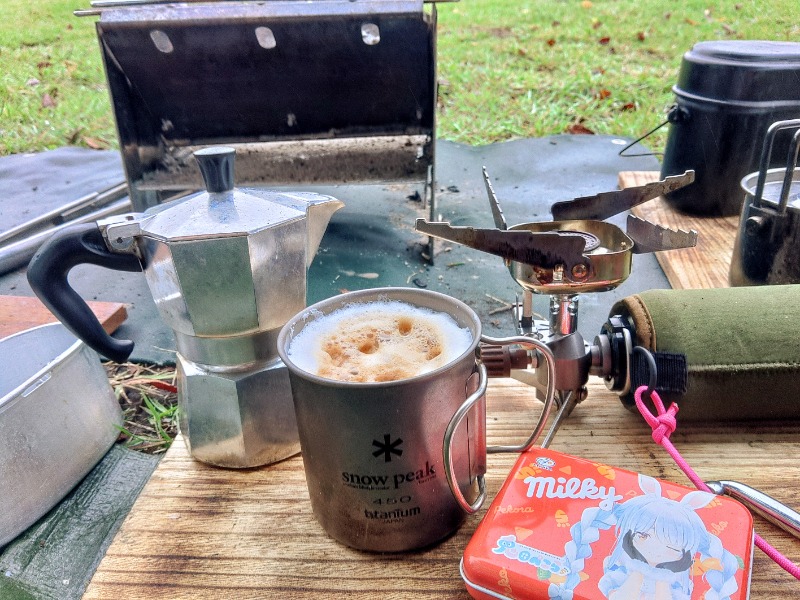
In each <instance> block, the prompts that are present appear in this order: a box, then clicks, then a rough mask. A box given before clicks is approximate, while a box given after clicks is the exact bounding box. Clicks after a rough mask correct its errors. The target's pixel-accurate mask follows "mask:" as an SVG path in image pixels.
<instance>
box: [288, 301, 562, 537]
mask: <svg viewBox="0 0 800 600" xmlns="http://www.w3.org/2000/svg"><path fill="white" fill-rule="evenodd" d="M385 300H394V301H400V302H404V303H407V304H410V305H412V306H417V307H422V308H427V309H429V310H432V311H434V312H440V313H442V312H443V313H447V314H448V315H450V316H451V317H452V318H453V319H454V320H455V321H456V323H457V324H458V325H459V327H461V328H468V329H469V331H470V333H471V335H472V341H471V345H470V347H469V348H468V349H467V350H466V351H464V352H463V353H462V354H461V355H460V356H458V357H457V358H455V359H454V360H452V361H450V362H449V363H447V364H445V365H443V366H441V367H439V368H438V369H435V370H433V371H430V372H428V373H424V374H422V375H417V376H415V377H411V378H408V379H401V380H397V381H389V382H380V383H354V382H345V381H335V380H331V379H327V378H322V377H319V376H317V375H314V374H312V373H309V372H307V371H305V370H302V369H300V368H299V367H298V366H297V365H296V364H295V363H294V362H293V361H292V359H291V358H290V357H289V356H288V349H289V347H290V345H291V342H292V340H293V339H294V338H295V337H296V336H297V335H298V334H299V333H300V332H301V331H302V330H303V328H304V327H305V326H306V325H307V324H308V323H310V322H312V321H314V320H315V319H318V318H320V317H322V316H324V315H327V314H329V313H331V312H333V311H335V310H337V309H339V308H343V307H345V306H348V307H349V306H353V305H355V304H358V303H369V302H376V301H385ZM482 339H483V341H487V342H488V343H492V344H503V343H506V344H522V345H530V346H533V347H534V348H535V349H536V351H537V353H538V354H539V355H540V356H543V357H544V359H545V361H546V365H547V373H548V382H547V394H546V397H545V401H544V408H543V410H542V416H541V418H540V419H539V423H538V424H537V426H536V428H535V429H534V431H533V433H532V434H531V436H530V438H529V439H528V440H527V441H526V442H525V443H524V444H522V445H520V446H500V447H489V448H487V446H486V405H485V401H484V394H485V392H486V386H487V373H486V367H485V366H484V365H483V364H481V363H480V361H479V360H478V359H477V350H478V343H479V342H480V341H481V340H482ZM278 353H279V354H280V357H281V359H282V360H283V361H284V363H285V364H286V366H287V367H288V369H289V379H290V383H291V388H292V397H293V400H294V405H295V411H296V415H297V426H298V430H299V434H300V447H301V452H302V456H303V464H304V468H305V474H306V482H307V485H308V491H309V495H310V498H311V507H312V510H313V512H314V515H315V516H316V518H317V520H318V521H319V523H320V524H321V525H322V527H323V529H324V530H325V531H326V532H327V533H328V534H329V535H330V536H331V537H332V538H334V539H335V540H337V541H339V542H341V543H343V544H346V545H348V546H351V547H353V548H357V549H360V550H368V551H376V552H400V551H405V550H412V549H415V548H422V547H425V546H429V545H431V544H433V543H435V542H437V541H439V540H441V539H443V538H445V537H446V536H448V535H450V534H451V533H453V532H454V531H455V530H456V529H458V527H459V526H460V525H461V523H462V522H463V521H464V519H465V517H466V515H467V514H469V513H473V512H475V511H477V510H478V509H479V508H480V506H481V504H482V503H483V500H484V498H485V495H486V494H485V484H484V474H485V472H486V454H487V452H521V451H524V450H525V449H527V448H529V447H530V446H531V445H533V443H534V441H535V440H536V438H537V437H538V436H539V434H540V433H541V431H542V430H543V428H544V425H545V423H546V420H547V416H548V414H549V412H550V408H551V407H552V404H553V397H554V391H555V390H554V385H555V375H554V373H555V361H554V358H553V355H552V352H551V351H550V350H549V349H548V348H547V347H546V346H545V345H544V344H542V343H541V342H539V341H537V340H535V339H531V338H527V337H514V338H502V339H496V338H487V337H484V338H481V323H480V320H479V319H478V316H477V315H476V314H475V312H474V311H473V310H472V309H471V308H469V307H468V306H467V305H466V304H464V303H463V302H461V301H459V300H456V299H454V298H451V297H449V296H446V295H444V294H440V293H437V292H431V291H428V290H418V289H412V288H378V289H372V290H361V291H357V292H349V293H346V294H342V295H340V296H336V297H334V298H330V299H328V300H323V301H322V302H319V303H317V304H314V305H313V306H311V307H309V308H307V309H305V310H304V311H301V312H300V313H299V314H297V315H295V316H294V317H293V318H292V319H290V320H289V322H288V323H286V325H285V326H284V327H283V329H282V330H281V332H280V334H279V336H278ZM467 498H470V500H468V499H467Z"/></svg>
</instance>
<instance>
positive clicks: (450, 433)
mask: <svg viewBox="0 0 800 600" xmlns="http://www.w3.org/2000/svg"><path fill="white" fill-rule="evenodd" d="M481 341H482V342H484V343H486V344H492V345H496V346H502V345H510V344H519V345H525V346H533V347H534V348H535V349H536V350H537V351H538V352H539V353H541V355H542V356H544V358H545V363H546V366H547V392H546V394H545V399H544V407H543V408H542V414H541V415H540V416H539V421H538V423H537V424H536V427H534V429H533V432H532V433H531V435H530V436H529V437H528V439H527V440H525V442H523V443H522V444H520V445H518V446H489V447H487V448H486V452H487V454H496V453H499V452H525V451H526V450H527V449H528V448H530V447H531V446H532V445H533V444H534V443H535V442H536V440H537V439H538V438H539V436H540V435H541V433H542V431H543V430H544V428H545V426H546V425H547V420H548V418H549V417H550V413H551V412H552V409H553V404H554V403H555V394H556V389H555V386H556V359H555V356H554V355H553V352H552V350H550V348H548V347H547V346H546V345H545V344H544V343H543V342H540V341H539V340H535V339H533V338H529V337H526V336H521V335H520V336H513V337H506V338H492V337H489V336H481ZM478 373H479V377H480V379H479V382H478V389H476V390H475V391H474V392H473V393H472V394H470V395H469V397H468V398H467V399H466V400H464V403H463V404H462V405H461V406H460V407H459V408H458V410H457V411H456V412H455V414H454V415H453V417H452V418H451V419H450V423H448V425H447V429H445V432H444V444H443V454H444V472H445V475H446V477H447V483H448V484H449V486H450V491H451V492H452V493H453V496H454V497H455V499H456V501H457V502H458V504H459V506H460V507H461V508H462V510H464V512H466V513H468V514H473V513H475V512H477V511H478V510H479V509H480V507H481V506H482V505H483V502H484V500H485V499H486V481H485V478H484V475H483V474H482V473H479V474H478V475H477V476H476V480H477V482H478V497H477V498H476V499H475V501H474V502H473V503H471V504H470V503H469V502H468V501H467V499H466V498H465V497H464V494H463V493H462V492H461V488H460V487H459V486H458V481H457V480H456V476H455V470H454V468H453V437H454V435H455V432H456V429H457V428H458V426H459V425H460V424H461V421H462V420H463V419H464V417H465V416H466V414H467V413H468V412H469V411H470V409H471V408H472V407H473V406H474V405H475V404H476V403H477V402H478V401H480V400H481V398H483V396H484V394H485V393H486V387H487V384H488V374H487V371H486V365H484V364H483V363H479V364H478ZM483 426H484V427H485V424H484V425H483Z"/></svg>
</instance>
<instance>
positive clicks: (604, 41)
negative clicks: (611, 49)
mask: <svg viewBox="0 0 800 600" xmlns="http://www.w3.org/2000/svg"><path fill="white" fill-rule="evenodd" d="M598 41H599V42H600V45H601V46H607V45H608V43H609V42H610V41H611V38H610V37H608V36H605V37H601V38H600V39H599V40H598Z"/></svg>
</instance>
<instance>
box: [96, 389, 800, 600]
mask: <svg viewBox="0 0 800 600" xmlns="http://www.w3.org/2000/svg"><path fill="white" fill-rule="evenodd" d="M487 404H488V414H489V417H488V431H487V435H488V442H489V443H490V444H509V443H514V442H518V441H520V440H522V439H524V438H525V437H526V436H527V435H528V429H529V427H530V423H531V420H530V411H531V408H532V406H534V405H535V404H536V402H535V401H534V400H533V393H532V388H530V387H527V386H525V385H523V384H520V383H517V382H514V381H512V380H507V379H503V380H492V381H490V387H489V392H488V394H487ZM672 440H673V442H674V443H675V445H676V446H677V448H678V449H679V450H680V451H681V452H682V453H683V455H684V456H685V457H686V458H687V459H688V460H689V462H690V463H691V464H692V465H693V466H694V468H695V469H696V470H697V472H698V473H699V474H700V475H701V476H702V477H703V478H705V479H708V480H710V479H735V480H739V481H742V482H744V483H747V484H749V485H752V486H754V487H757V488H760V489H761V490H763V491H764V492H766V493H768V494H770V495H772V496H773V497H775V498H778V499H780V500H782V501H784V502H786V503H788V504H789V505H792V506H798V505H800V492H799V491H798V486H797V485H796V484H795V481H796V473H797V466H796V457H797V456H798V455H800V424H793V423H792V424H784V423H759V424H753V423H749V424H742V425H735V424H734V425H731V424H727V425H720V424H696V423H692V424H685V425H683V424H681V425H679V427H678V430H677V431H676V433H675V434H673V436H672ZM552 448H553V449H554V450H558V451H560V452H566V453H569V454H573V455H576V456H581V457H584V458H588V459H591V460H594V461H598V462H602V463H606V464H609V465H613V466H616V467H621V468H626V469H630V470H632V471H637V472H643V473H647V474H649V475H652V476H655V477H659V478H662V479H667V480H670V481H674V482H677V483H682V484H684V485H687V486H690V485H691V484H689V482H688V481H687V480H686V478H685V477H684V475H683V474H682V473H681V472H680V471H679V470H678V468H677V467H676V466H675V465H674V464H673V462H672V460H671V459H670V457H669V456H668V455H667V454H666V452H665V451H664V450H662V449H661V448H660V447H659V446H657V445H656V444H655V443H654V442H653V441H652V438H651V436H650V430H649V428H648V427H647V426H646V424H645V423H644V421H643V420H642V418H641V417H640V416H639V415H638V414H633V413H630V412H628V411H626V410H625V409H624V408H623V407H622V405H621V404H620V402H619V400H618V398H617V397H616V396H615V395H614V394H612V393H610V392H608V391H607V390H606V388H605V386H604V384H603V383H602V382H601V381H600V380H598V379H592V381H591V382H590V385H589V398H588V399H587V400H586V401H585V402H583V403H582V404H581V405H579V406H578V407H577V408H576V409H575V411H574V412H573V414H572V416H571V417H570V418H569V419H568V421H567V422H566V424H565V425H564V426H563V428H562V429H561V431H560V432H559V433H558V435H557V436H556V438H555V441H554V443H553V445H552ZM515 459H516V455H512V454H500V455H498V454H493V455H490V456H489V463H488V464H489V474H488V475H487V491H488V494H489V498H493V497H494V495H495V494H496V493H497V491H498V489H499V487H500V485H501V483H502V482H503V480H504V479H505V477H506V476H507V474H508V473H509V471H510V469H511V467H512V466H513V463H514V461H515ZM487 504H488V503H487ZM485 511H486V507H484V509H482V510H481V512H480V513H478V514H477V515H473V516H471V517H469V518H468V519H467V521H466V523H465V524H464V525H463V526H462V527H461V529H460V530H459V531H458V532H456V533H455V534H454V535H453V536H451V537H450V538H449V539H447V540H445V541H444V542H442V543H440V544H438V545H436V546H434V547H432V548H430V549H427V550H424V551H419V552H411V553H404V554H395V555H378V554H369V553H364V552H359V551H355V550H351V549H349V548H346V547H344V546H342V545H340V544H338V543H337V542H334V541H333V540H331V539H330V538H328V537H327V536H326V534H325V532H324V531H323V530H322V528H321V527H320V526H319V525H318V524H317V522H316V521H315V519H314V516H313V515H312V513H311V506H310V503H309V498H308V492H307V490H306V485H305V478H304V475H303V468H302V460H301V458H300V457H295V458H291V459H289V460H286V461H283V462H281V463H278V464H276V465H271V466H268V467H264V468H260V469H248V470H244V471H235V470H226V469H219V468H215V467H210V466H207V465H204V464H202V463H199V462H197V461H194V460H192V459H191V457H189V455H188V453H187V451H186V448H185V446H184V444H183V441H182V440H180V439H178V440H177V441H176V442H175V443H174V444H173V446H172V448H171V449H170V450H169V451H168V452H167V454H166V456H165V457H164V459H163V460H162V462H161V464H160V465H159V467H158V469H157V470H156V472H155V474H154V476H153V477H152V479H151V480H150V482H149V483H148V484H147V486H146V487H145V488H144V490H143V492H142V494H141V496H140V497H139V499H138V500H137V502H136V504H135V505H134V508H133V510H132V511H131V513H130V515H129V516H128V518H127V520H126V521H125V523H124V524H123V526H122V529H121V530H120V532H119V533H118V534H117V536H116V538H115V540H114V542H113V543H112V545H111V547H110V548H109V550H108V552H107V554H106V556H105V558H104V559H103V561H102V562H101V564H100V566H99V568H98V569H97V571H96V573H95V575H94V578H93V579H92V581H91V583H90V585H89V587H88V589H87V592H86V594H85V596H84V598H86V599H99V598H104V599H106V598H107V599H118V598H125V599H126V600H136V599H148V600H150V599H152V598H170V599H184V598H185V599H192V600H201V599H218V598H231V599H240V598H241V599H244V598H247V599H249V598H291V599H299V600H305V599H312V598H313V599H333V598H353V599H357V600H358V599H363V600H367V599H369V600H374V599H376V598H379V599H384V600H407V599H409V600H413V599H443V600H444V599H448V600H452V599H467V598H469V595H468V594H467V592H466V590H465V587H464V584H463V582H462V581H461V579H460V576H459V570H458V563H459V560H460V557H461V554H462V552H463V550H464V548H465V546H466V544H467V542H468V540H469V538H470V535H471V534H472V532H473V531H474V530H475V527H476V526H477V524H478V522H479V520H480V518H481V517H482V516H483V514H485ZM756 524H757V531H758V532H759V533H761V534H762V535H763V536H764V537H766V538H767V540H768V541H770V542H771V543H772V544H773V545H775V546H776V547H778V548H779V549H780V550H782V551H783V552H784V553H786V554H788V555H789V557H790V558H792V559H794V560H795V561H800V544H798V543H797V541H796V540H794V539H793V538H791V537H790V536H789V535H788V534H786V533H784V532H782V531H780V530H778V529H777V528H775V527H774V526H772V525H770V524H767V523H765V522H764V521H762V520H761V519H756ZM797 585H798V584H797V582H796V581H795V580H794V579H793V578H792V577H790V576H789V575H788V574H786V573H785V572H784V571H782V570H781V569H780V568H779V567H778V566H776V565H775V564H774V563H773V562H772V561H771V560H770V559H768V558H767V557H766V556H765V555H764V554H763V553H761V552H760V551H758V550H756V553H755V559H754V567H753V581H752V594H751V597H752V598H754V599H759V600H779V599H780V600H785V599H786V598H793V597H797V590H798V587H797Z"/></svg>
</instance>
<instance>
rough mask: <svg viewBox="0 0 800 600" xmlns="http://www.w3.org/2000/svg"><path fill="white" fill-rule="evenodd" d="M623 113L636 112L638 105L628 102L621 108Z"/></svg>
mask: <svg viewBox="0 0 800 600" xmlns="http://www.w3.org/2000/svg"><path fill="white" fill-rule="evenodd" d="M620 110H621V111H622V112H625V111H629V110H636V104H634V103H633V102H626V103H625V104H623V105H622V106H621V107H620Z"/></svg>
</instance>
